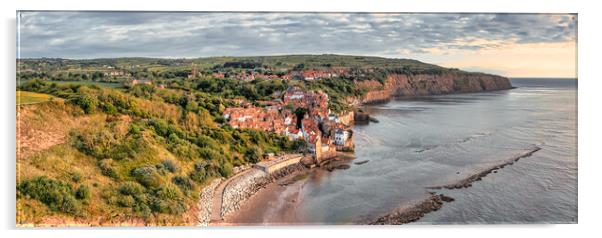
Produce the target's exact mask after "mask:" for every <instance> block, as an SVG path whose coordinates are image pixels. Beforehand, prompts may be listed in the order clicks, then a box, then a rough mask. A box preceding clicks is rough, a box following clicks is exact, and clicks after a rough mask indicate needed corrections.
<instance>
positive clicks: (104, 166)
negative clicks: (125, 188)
mask: <svg viewBox="0 0 602 238" xmlns="http://www.w3.org/2000/svg"><path fill="white" fill-rule="evenodd" d="M112 163H113V160H111V159H103V160H100V161H99V162H98V167H100V173H102V175H104V176H108V177H111V178H114V179H119V175H118V174H117V171H115V169H114V168H113V166H112Z"/></svg>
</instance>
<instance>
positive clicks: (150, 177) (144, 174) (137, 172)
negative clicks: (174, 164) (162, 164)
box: [131, 166, 163, 188]
mask: <svg viewBox="0 0 602 238" xmlns="http://www.w3.org/2000/svg"><path fill="white" fill-rule="evenodd" d="M131 175H132V177H134V178H135V179H136V181H138V182H139V183H140V184H142V185H144V186H145V187H147V188H156V187H159V186H161V184H163V179H162V178H161V175H160V174H159V173H158V172H157V169H156V168H155V167H152V166H145V167H140V168H136V169H133V170H132V172H131Z"/></svg>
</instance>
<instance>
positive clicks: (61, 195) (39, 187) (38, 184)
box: [17, 176, 81, 215]
mask: <svg viewBox="0 0 602 238" xmlns="http://www.w3.org/2000/svg"><path fill="white" fill-rule="evenodd" d="M17 190H18V191H19V193H20V194H22V195H25V196H28V197H29V198H32V199H36V200H38V201H40V202H42V203H44V204H46V206H48V207H49V208H50V209H51V210H53V211H60V212H64V213H68V214H72V215H79V214H81V205H80V203H79V202H78V201H77V200H76V199H75V197H74V196H73V191H72V190H73V189H72V187H71V185H69V184H65V183H62V182H60V181H57V180H54V179H50V178H47V177H43V176H42V177H36V178H33V179H30V180H25V181H23V182H21V183H20V184H19V185H18V186H17Z"/></svg>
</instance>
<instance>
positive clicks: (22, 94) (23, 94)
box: [17, 91, 62, 105]
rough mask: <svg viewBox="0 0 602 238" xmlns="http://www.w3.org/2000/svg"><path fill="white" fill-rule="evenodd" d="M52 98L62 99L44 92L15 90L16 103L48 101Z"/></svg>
mask: <svg viewBox="0 0 602 238" xmlns="http://www.w3.org/2000/svg"><path fill="white" fill-rule="evenodd" d="M53 100H58V101H60V100H62V99H60V98H56V97H53V96H51V95H48V94H45V93H34V92H27V91H17V105H25V104H33V103H41V102H48V101H53Z"/></svg>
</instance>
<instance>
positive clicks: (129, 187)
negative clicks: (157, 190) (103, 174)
mask: <svg viewBox="0 0 602 238" xmlns="http://www.w3.org/2000/svg"><path fill="white" fill-rule="evenodd" d="M145 190H146V189H145V188H144V187H142V185H140V184H139V183H136V182H131V181H127V182H125V183H123V184H122V185H121V187H119V192H120V193H121V194H123V195H132V196H136V195H140V194H143V193H144V192H145Z"/></svg>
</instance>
